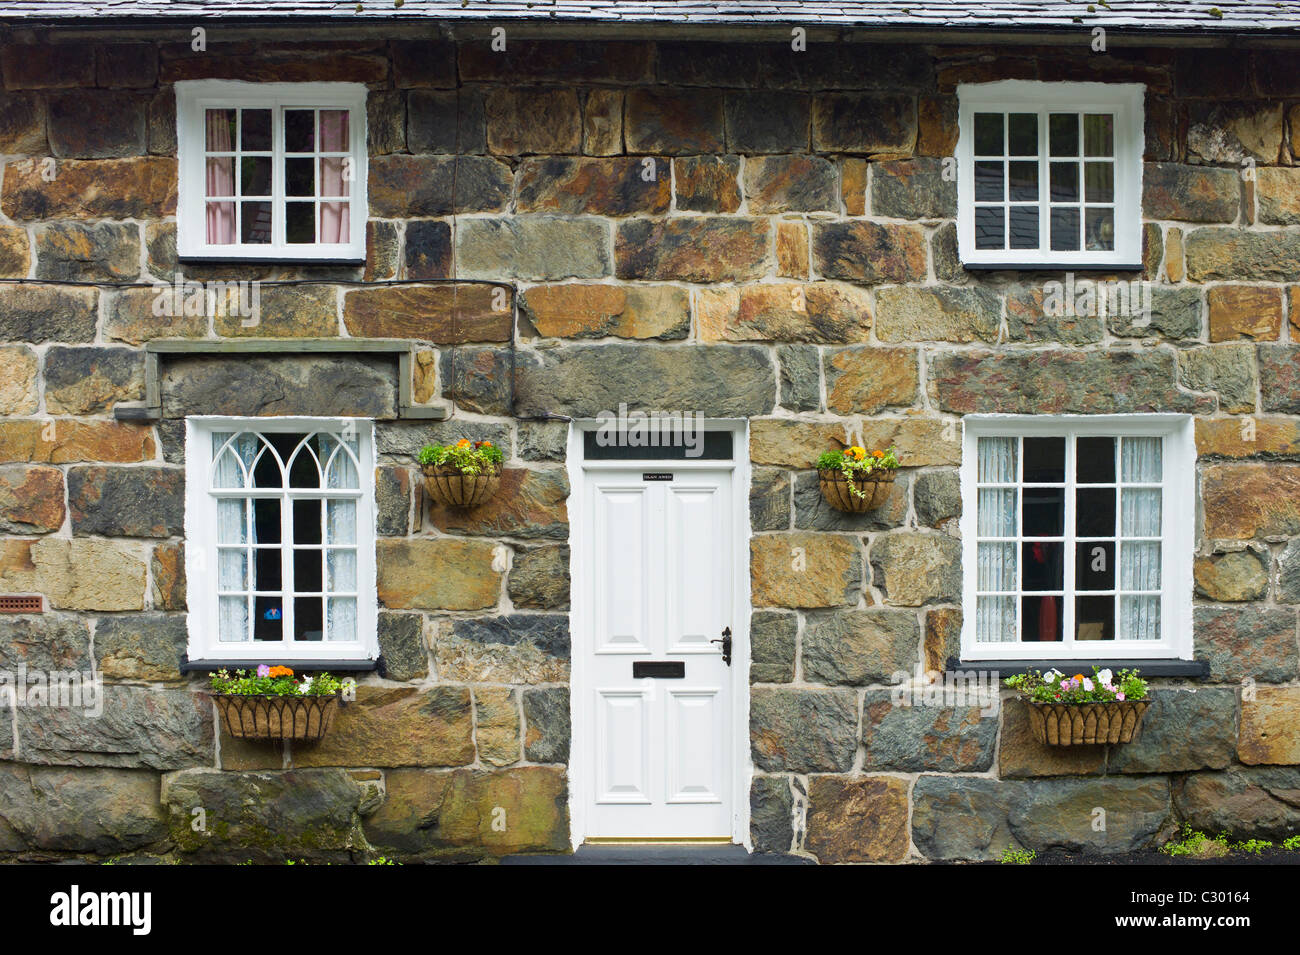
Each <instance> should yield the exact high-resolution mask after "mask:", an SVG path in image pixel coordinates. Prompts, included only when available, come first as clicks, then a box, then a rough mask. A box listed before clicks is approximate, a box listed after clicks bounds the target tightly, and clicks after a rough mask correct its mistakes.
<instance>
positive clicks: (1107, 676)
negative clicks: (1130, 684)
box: [1097, 670, 1114, 684]
mask: <svg viewBox="0 0 1300 955" xmlns="http://www.w3.org/2000/svg"><path fill="white" fill-rule="evenodd" d="M1097 679H1098V680H1100V681H1101V682H1102V683H1103V684H1107V683H1110V682H1111V680H1113V679H1114V674H1113V673H1111V672H1110V670H1102V671H1101V672H1100V673H1098V674H1097Z"/></svg>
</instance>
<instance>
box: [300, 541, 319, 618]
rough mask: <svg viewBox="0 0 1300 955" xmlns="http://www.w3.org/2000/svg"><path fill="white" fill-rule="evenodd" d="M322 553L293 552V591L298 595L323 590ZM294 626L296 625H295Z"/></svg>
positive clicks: (308, 551) (312, 550)
mask: <svg viewBox="0 0 1300 955" xmlns="http://www.w3.org/2000/svg"><path fill="white" fill-rule="evenodd" d="M323 557H324V551H322V550H319V549H317V548H315V547H312V548H303V547H298V548H295V549H294V552H293V589H294V590H296V591H297V592H298V593H320V592H321V591H323V590H324V589H325V587H324V579H323V578H322V576H321V573H322V571H323V569H324V560H323ZM295 626H296V624H295Z"/></svg>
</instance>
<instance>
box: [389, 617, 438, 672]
mask: <svg viewBox="0 0 1300 955" xmlns="http://www.w3.org/2000/svg"><path fill="white" fill-rule="evenodd" d="M378 633H379V655H380V659H382V660H383V662H384V676H385V678H386V679H389V680H398V681H406V680H422V679H424V678H425V677H426V676H428V675H429V656H428V647H427V646H426V645H425V642H424V618H423V617H422V616H421V615H420V614H418V613H393V612H391V611H386V610H381V611H380V612H379V627H378Z"/></svg>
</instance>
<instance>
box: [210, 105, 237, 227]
mask: <svg viewBox="0 0 1300 955" xmlns="http://www.w3.org/2000/svg"><path fill="white" fill-rule="evenodd" d="M231 113H232V111H231V110H224V109H210V110H208V111H207V123H206V126H207V130H206V151H207V152H210V153H218V152H230V151H231V149H232V148H233V147H232V143H231V141H230V117H231ZM234 169H235V162H234V160H233V159H231V158H230V157H228V156H224V157H221V158H219V159H208V160H207V194H208V195H209V196H231V195H234V193H235V175H234ZM206 212H207V223H208V226H207V232H208V244H209V245H232V244H233V243H234V241H235V204H234V202H209V203H208V204H207V210H206Z"/></svg>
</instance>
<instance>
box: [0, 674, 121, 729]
mask: <svg viewBox="0 0 1300 955" xmlns="http://www.w3.org/2000/svg"><path fill="white" fill-rule="evenodd" d="M6 706H14V707H19V708H24V709H31V708H37V707H51V708H59V709H74V710H84V711H85V713H86V715H87V716H91V717H98V716H102V715H103V713H104V678H103V675H102V674H101V673H100V672H99V671H98V670H86V671H84V672H83V671H80V670H29V669H28V668H27V664H25V663H20V664H19V665H18V669H16V670H0V707H6Z"/></svg>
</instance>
